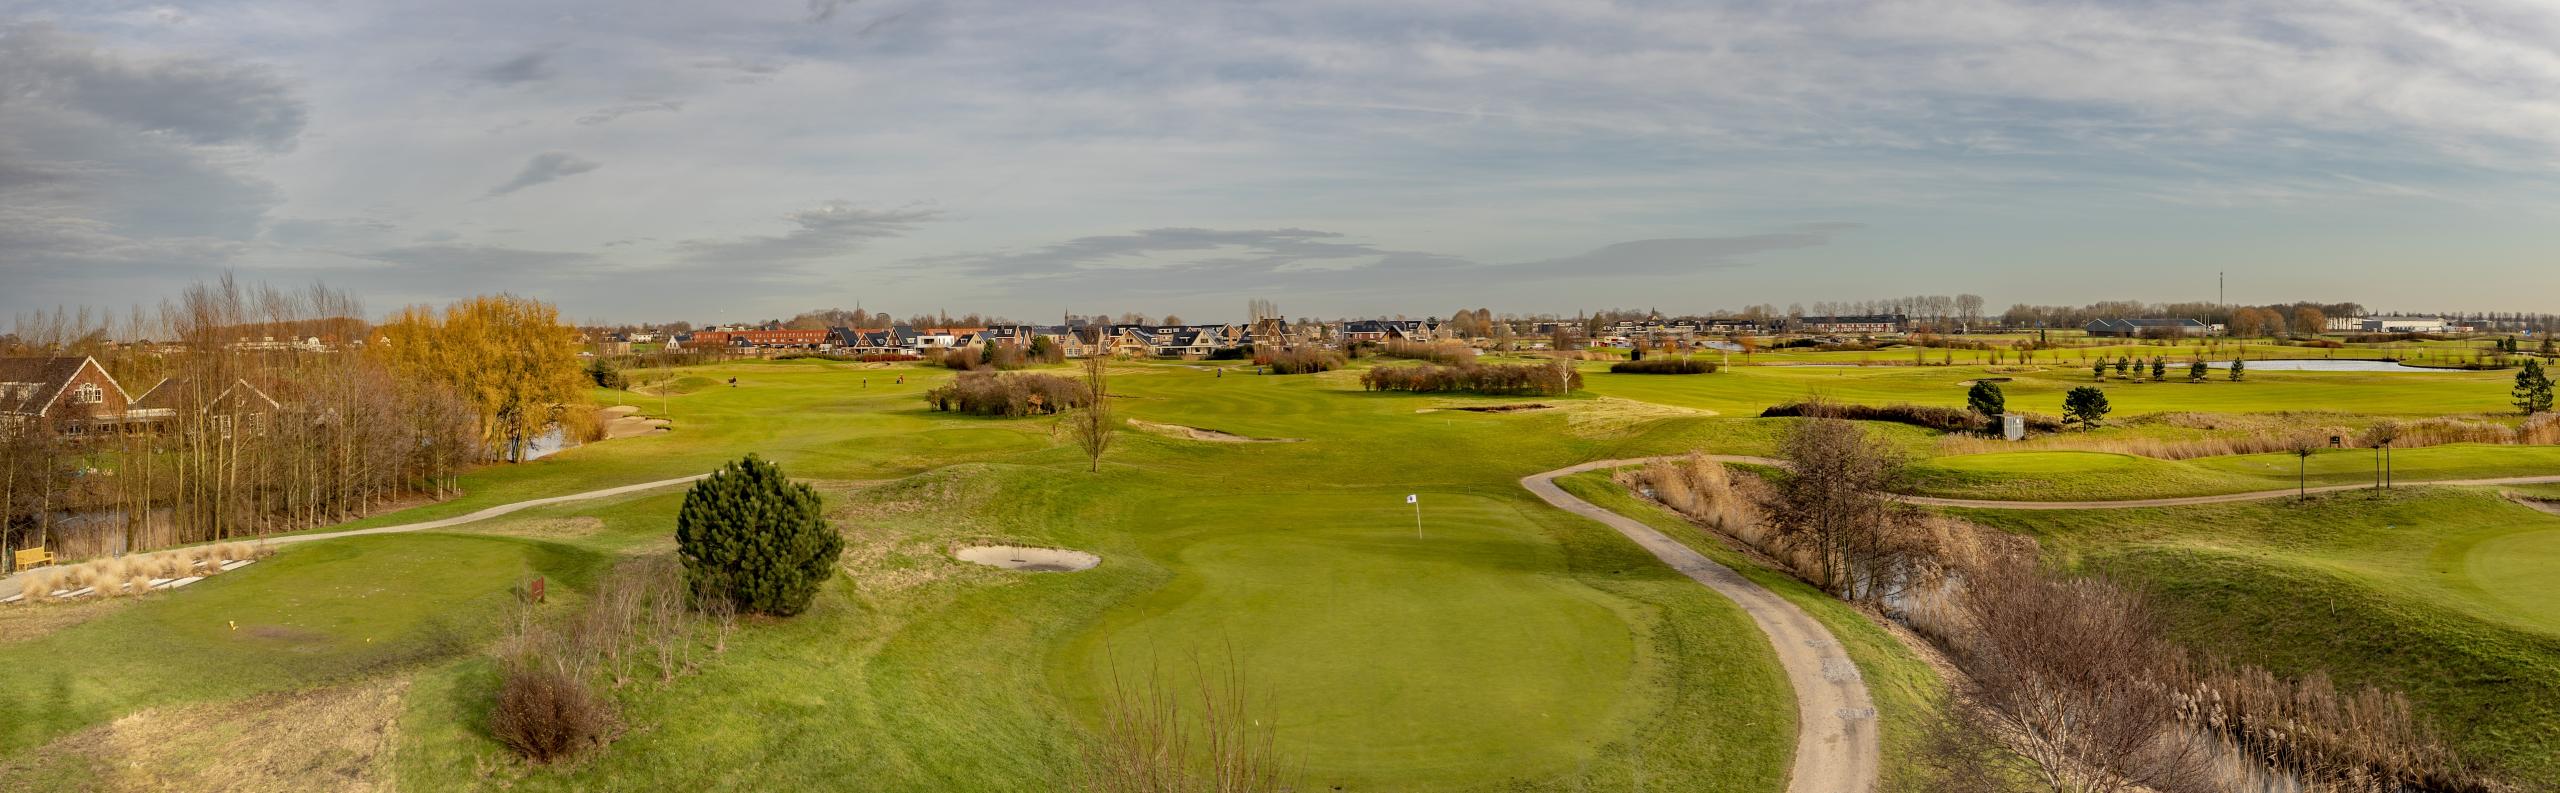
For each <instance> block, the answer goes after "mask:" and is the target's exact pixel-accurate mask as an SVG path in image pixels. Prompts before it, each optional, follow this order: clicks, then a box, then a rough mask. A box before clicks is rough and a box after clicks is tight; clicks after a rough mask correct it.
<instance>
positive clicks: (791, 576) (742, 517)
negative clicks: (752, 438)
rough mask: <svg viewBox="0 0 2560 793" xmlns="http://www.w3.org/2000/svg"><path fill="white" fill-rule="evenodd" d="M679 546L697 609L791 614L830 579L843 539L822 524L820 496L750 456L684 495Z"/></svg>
mask: <svg viewBox="0 0 2560 793" xmlns="http://www.w3.org/2000/svg"><path fill="white" fill-rule="evenodd" d="M676 549H677V553H679V554H681V555H682V556H683V558H684V571H685V581H686V584H687V585H688V587H689V589H690V590H691V592H692V594H693V600H694V602H695V603H696V604H701V603H705V602H710V601H722V602H725V603H727V604H728V605H729V606H731V607H734V608H735V609H736V610H737V611H738V612H741V613H749V614H772V615H776V616H784V617H788V616H791V615H794V614H798V613H800V612H801V611H803V610H805V609H807V608H808V607H809V601H810V600H812V599H814V598H816V597H817V595H818V587H819V586H820V585H822V584H825V583H826V582H827V579H828V578H829V577H831V576H832V575H833V573H834V571H835V563H836V557H837V555H838V554H840V553H842V552H843V551H844V537H843V536H842V535H839V534H837V533H836V531H835V529H834V527H831V526H828V525H827V521H826V518H825V517H824V516H823V515H822V514H821V512H820V508H819V504H818V492H817V491H815V490H812V489H810V488H809V486H808V485H804V484H798V483H795V482H792V481H791V480H790V479H789V478H787V477H785V476H783V475H782V469H781V467H779V466H776V465H774V464H772V463H769V462H765V461H764V458H761V457H757V456H755V455H752V454H750V455H747V457H746V459H743V460H739V461H737V462H734V463H730V464H728V465H724V466H721V467H720V470H718V471H715V472H713V473H712V474H711V476H709V477H706V478H704V479H703V480H702V481H701V482H698V483H696V484H694V486H693V489H692V490H689V491H687V492H686V493H685V494H684V506H683V507H682V508H681V509H679V510H678V511H677V512H676Z"/></svg>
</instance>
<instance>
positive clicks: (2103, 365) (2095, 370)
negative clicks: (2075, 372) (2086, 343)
mask: <svg viewBox="0 0 2560 793" xmlns="http://www.w3.org/2000/svg"><path fill="white" fill-rule="evenodd" d="M2089 373H2090V374H2094V375H2097V376H2098V379H2100V380H2105V379H2107V361H2106V359H2104V358H2100V359H2098V362H2097V363H2093V364H2090V365H2089Z"/></svg>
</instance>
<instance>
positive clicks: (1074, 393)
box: [924, 372, 1093, 416]
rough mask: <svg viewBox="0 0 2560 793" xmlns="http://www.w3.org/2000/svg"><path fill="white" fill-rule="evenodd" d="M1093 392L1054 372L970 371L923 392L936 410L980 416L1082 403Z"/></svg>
mask: <svg viewBox="0 0 2560 793" xmlns="http://www.w3.org/2000/svg"><path fill="white" fill-rule="evenodd" d="M1092 395H1093V392H1092V391H1090V390H1087V389H1086V388H1085V386H1084V384H1083V383H1078V382H1076V381H1074V380H1070V379H1067V378H1064V377H1059V376H1057V375H1053V374H1006V375H999V374H996V373H994V372H969V373H967V374H963V375H960V376H959V377H955V378H952V379H951V382H949V383H945V384H943V385H940V386H935V387H934V388H932V389H930V390H927V391H925V392H924V400H925V401H926V402H930V403H933V409H935V410H954V411H959V412H961V413H969V414H974V415H980V416H1029V415H1034V414H1039V413H1056V412H1059V411H1062V410H1065V409H1067V408H1073V407H1082V406H1084V404H1085V403H1087V402H1091V401H1093V396H1092Z"/></svg>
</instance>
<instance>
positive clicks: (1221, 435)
mask: <svg viewBox="0 0 2560 793" xmlns="http://www.w3.org/2000/svg"><path fill="white" fill-rule="evenodd" d="M1129 426H1132V427H1136V428H1138V429H1142V430H1146V431H1148V432H1152V433H1155V434H1157V435H1164V436H1168V437H1174V438H1184V439H1188V440H1195V441H1208V442H1210V443H1298V442H1301V441H1304V440H1306V439H1304V438H1248V437H1245V436H1243V435H1237V434H1235V433H1232V432H1219V431H1217V430H1212V429H1202V428H1199V427H1185V426H1183V425H1180V424H1159V423H1156V422H1153V421H1139V420H1137V419H1130V420H1129Z"/></svg>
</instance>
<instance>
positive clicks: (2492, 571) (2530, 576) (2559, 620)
mask: <svg viewBox="0 0 2560 793" xmlns="http://www.w3.org/2000/svg"><path fill="white" fill-rule="evenodd" d="M2463 558H2464V561H2465V562H2467V564H2465V565H2464V566H2463V573H2464V575H2466V576H2467V577H2468V578H2469V580H2470V583H2471V584H2472V585H2473V586H2476V587H2478V588H2479V590H2480V591H2481V592H2482V593H2483V594H2485V595H2486V596H2487V597H2489V598H2491V599H2493V600H2495V601H2497V602H2498V603H2499V604H2500V605H2502V606H2504V609H2502V610H2503V611H2504V612H2506V613H2507V614H2509V615H2512V616H2514V617H2515V618H2516V619H2518V620H2519V621H2522V622H2525V623H2528V624H2532V625H2538V626H2540V627H2541V628H2542V629H2544V630H2546V631H2550V632H2553V633H2555V634H2560V529H2553V530H2545V531H2529V532H2520V533H2516V534H2508V535H2504V536H2499V537H2492V538H2490V539H2487V540H2483V541H2481V542H2480V543H2479V544H2477V545H2473V546H2471V551H2470V553H2468V554H2465V555H2464V557H2463Z"/></svg>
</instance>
